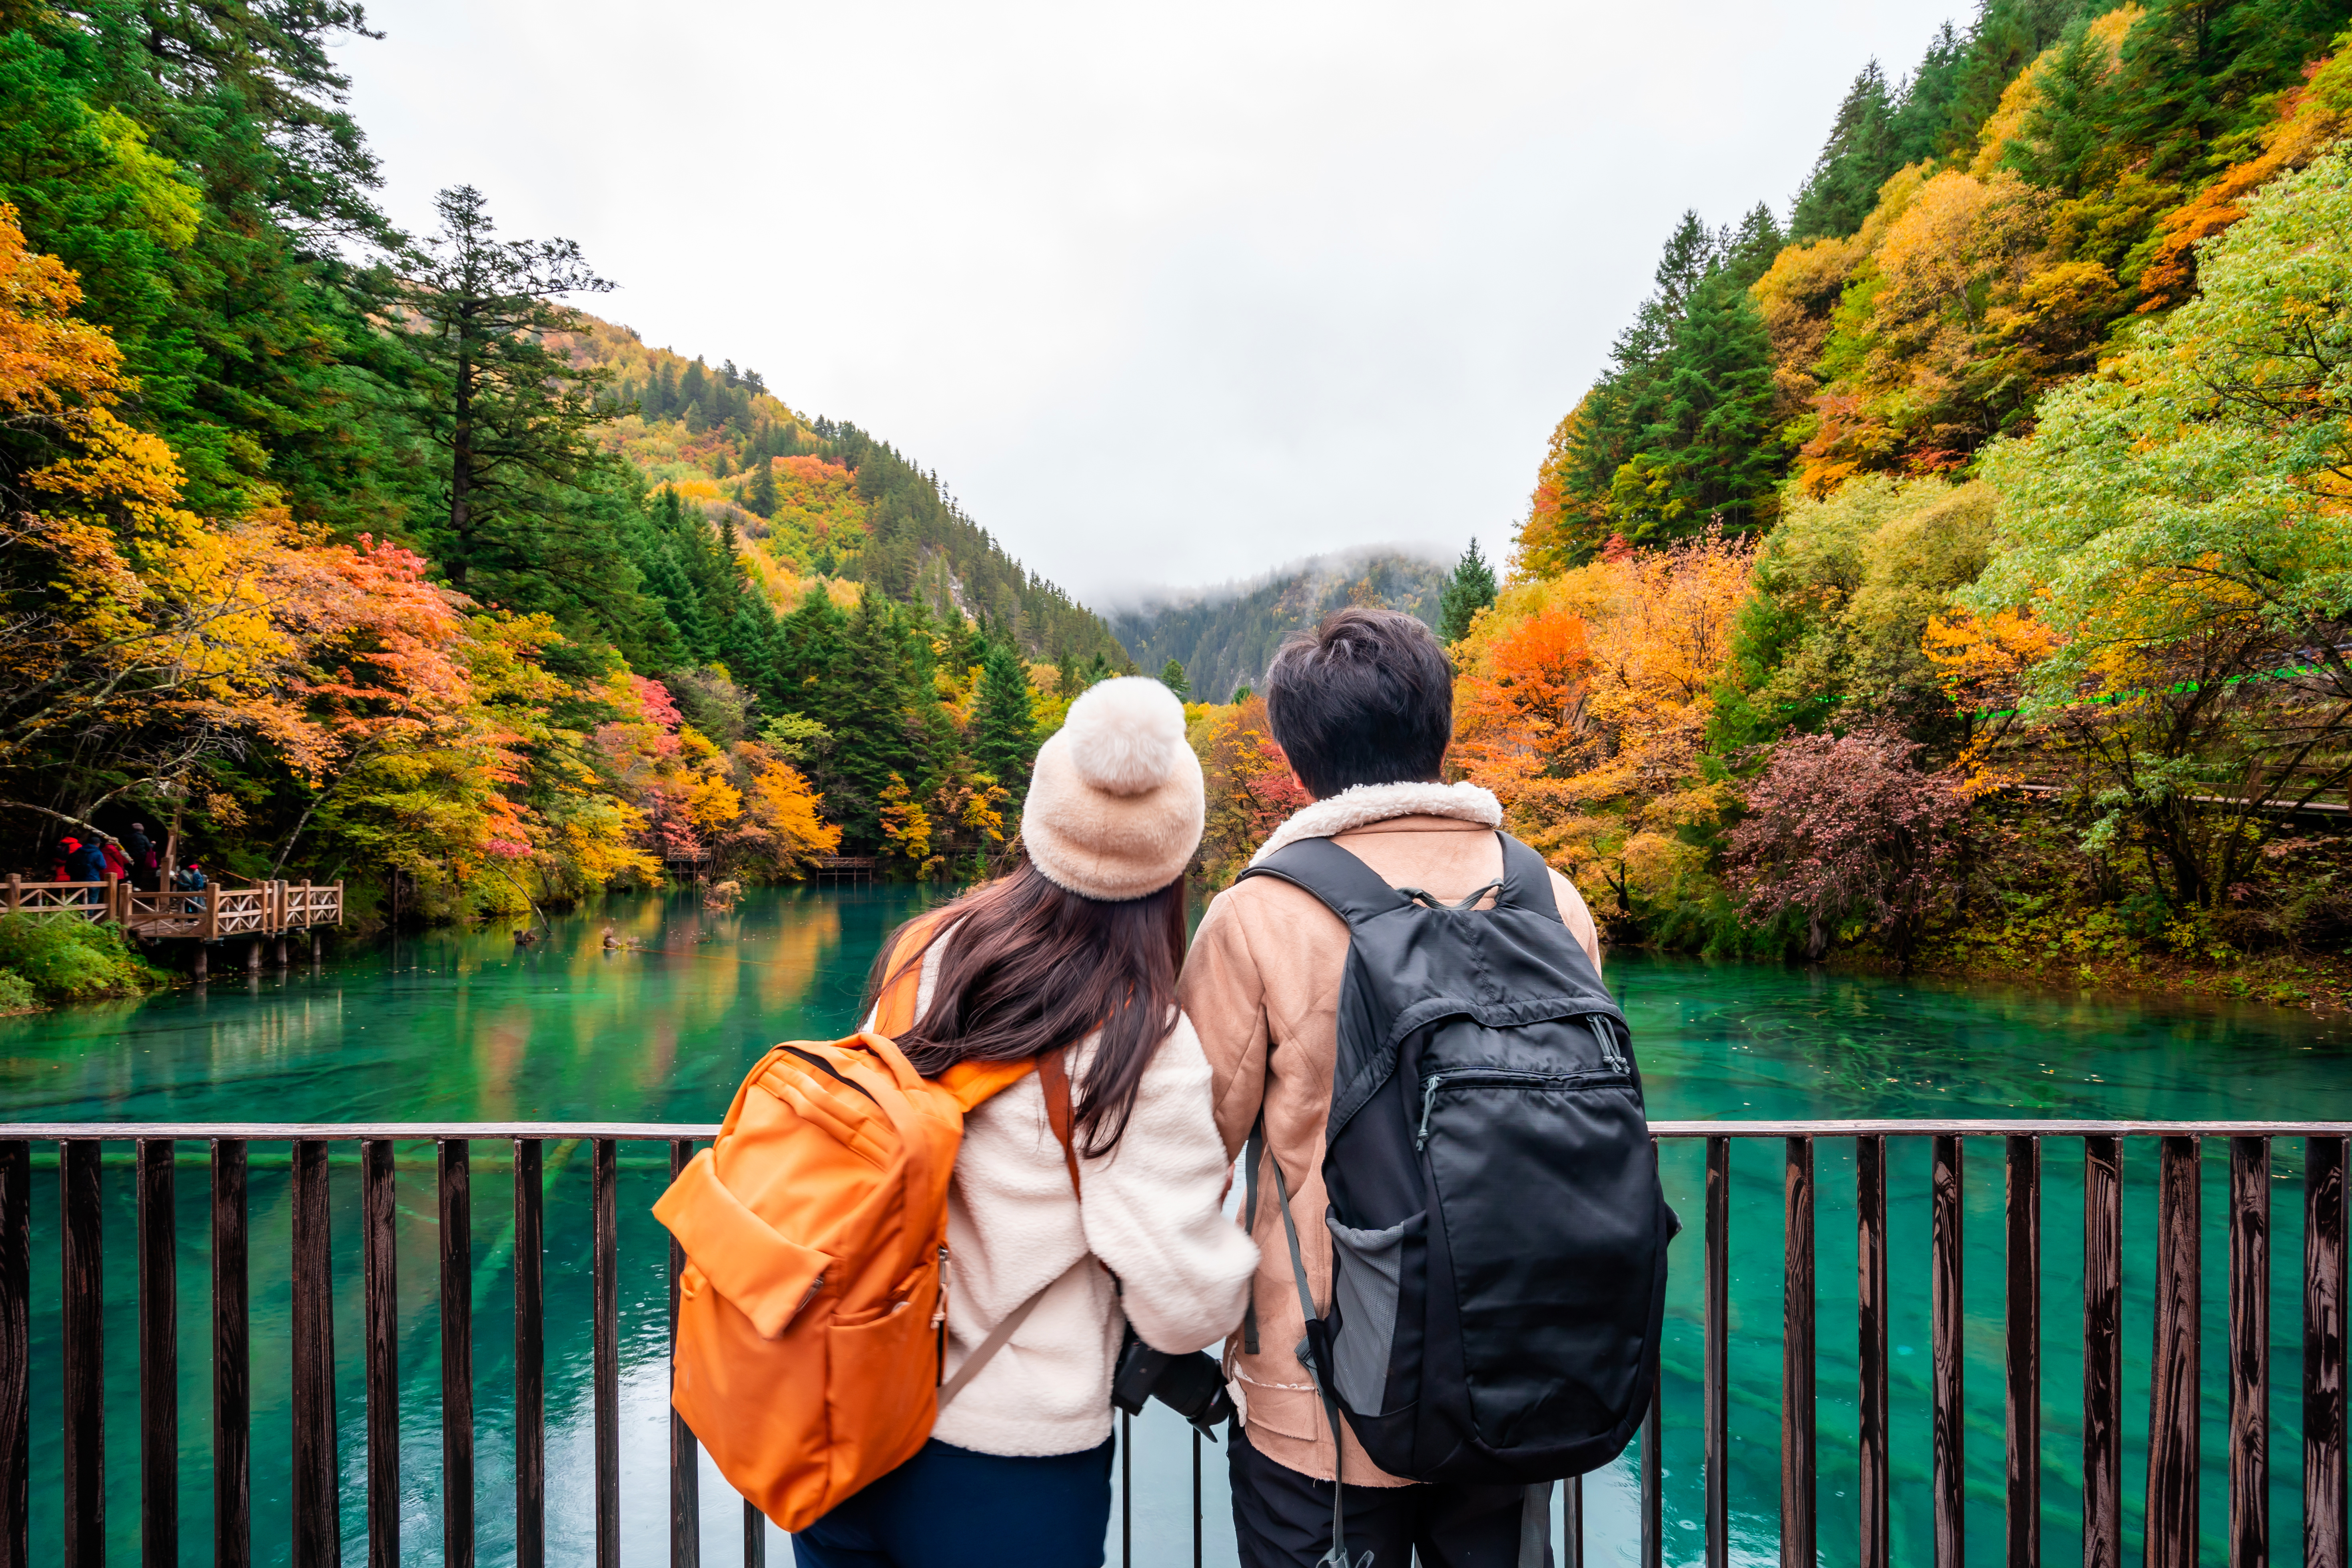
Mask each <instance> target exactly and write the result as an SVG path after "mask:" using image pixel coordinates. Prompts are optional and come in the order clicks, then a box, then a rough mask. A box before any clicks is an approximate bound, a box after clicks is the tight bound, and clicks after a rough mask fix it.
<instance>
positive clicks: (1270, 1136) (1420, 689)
mask: <svg viewBox="0 0 2352 1568" xmlns="http://www.w3.org/2000/svg"><path fill="white" fill-rule="evenodd" d="M1266 708H1267V712H1268V715H1269V717H1270V718H1271V720H1272V721H1273V726H1274V738H1275V740H1276V742H1279V743H1280V745H1281V746H1282V749H1283V751H1284V752H1285V753H1286V755H1287V756H1288V757H1289V759H1290V765H1291V768H1292V770H1293V771H1294V772H1295V773H1297V775H1298V780H1299V783H1300V784H1303V785H1305V786H1306V790H1307V794H1308V795H1311V796H1313V797H1314V802H1313V804H1312V805H1307V806H1306V807H1305V808H1304V809H1302V810H1300V811H1299V812H1297V814H1295V815H1294V816H1291V818H1290V819H1289V820H1288V821H1286V822H1285V823H1284V824H1283V825H1282V826H1280V827H1278V828H1276V830H1275V832H1274V835H1273V837H1270V838H1269V839H1267V841H1266V843H1265V847H1264V848H1262V849H1261V850H1260V851H1259V858H1261V859H1262V858H1265V856H1266V855H1268V854H1271V853H1272V852H1273V851H1275V850H1276V849H1277V848H1279V847H1282V846H1283V845H1285V844H1288V843H1292V842H1295V841H1297V840H1298V839H1302V838H1330V839H1332V840H1333V841H1335V842H1336V843H1338V844H1339V846H1340V847H1343V848H1345V849H1347V850H1349V852H1350V853H1352V854H1354V855H1355V856H1356V857H1357V858H1360V859H1361V860H1362V861H1363V862H1364V863H1365V864H1366V865H1368V866H1370V868H1372V869H1373V870H1374V871H1375V872H1377V873H1378V874H1379V875H1380V876H1381V878H1382V879H1385V880H1386V881H1387V882H1388V883H1389V884H1390V885H1391V886H1392V887H1401V888H1419V889H1423V890H1425V891H1426V892H1427V893H1428V894H1429V895H1430V896H1431V897H1433V898H1434V899H1436V900H1442V901H1444V902H1447V903H1454V902H1458V901H1460V900H1464V899H1466V898H1468V897H1470V896H1471V895H1472V894H1473V893H1475V892H1476V891H1477V890H1478V889H1482V888H1486V887H1487V885H1488V884H1490V883H1493V882H1495V881H1496V880H1497V879H1499V878H1500V877H1501V876H1502V874H1503V856H1502V849H1501V847H1500V845H1499V844H1498V843H1497V842H1496V837H1495V832H1496V826H1498V825H1499V824H1500V822H1501V821H1502V808H1501V806H1500V805H1498V804H1497V803H1496V799H1495V797H1494V795H1491V794H1489V793H1488V792H1487V791H1486V790H1483V789H1480V788H1478V787H1476V786H1475V785H1473V784H1443V783H1441V782H1439V780H1440V777H1441V768H1442V766H1443V763H1444V758H1445V747H1446V742H1447V741H1448V740H1449V739H1450V738H1451V737H1452V735H1453V730H1454V679H1453V671H1452V669H1451V668H1449V667H1448V665H1447V663H1446V659H1445V655H1444V650H1443V649H1441V648H1440V647H1438V644H1437V639H1436V638H1435V637H1432V636H1431V635H1430V633H1429V630H1428V628H1427V627H1425V626H1423V625H1422V624H1421V623H1420V622H1419V621H1417V620H1415V619H1413V618H1412V616H1404V615H1399V614H1397V613H1395V612H1393V611H1389V610H1370V609H1356V608H1350V609H1345V610H1339V611H1337V612H1335V613H1334V614H1332V615H1331V616H1328V617H1326V619H1325V620H1324V621H1323V624H1322V625H1321V626H1318V627H1317V628H1316V629H1315V630H1314V631H1313V632H1311V633H1302V634H1300V635H1299V636H1297V637H1293V638H1292V639H1291V640H1290V641H1289V642H1288V643H1286V644H1285V645H1284V647H1283V648H1282V650H1281V651H1280V652H1279V653H1277V654H1276V656H1275V660H1274V666H1273V668H1272V669H1271V670H1270V671H1268V673H1267V676H1266ZM1551 883H1552V897H1553V898H1554V900H1556V901H1557V902H1558V905H1559V911H1560V915H1561V919H1562V921H1564V922H1565V923H1566V925H1567V926H1568V928H1569V930H1570V932H1571V933H1573V934H1574V936H1575V937H1576V939H1577V941H1578V942H1579V943H1580V944H1581V945H1582V947H1583V948H1584V950H1585V952H1586V953H1587V954H1588V955H1589V956H1591V959H1592V961H1593V964H1594V966H1595V968H1598V967H1599V965H1600V962H1601V943H1600V939H1599V937H1598V935H1597V934H1596V933H1595V931H1594V930H1593V924H1592V916H1591V912H1590V911H1588V910H1586V909H1585V907H1584V900H1582V899H1581V898H1580V897H1579V896H1578V895H1577V891H1576V889H1575V888H1574V886H1572V885H1571V884H1570V882H1569V880H1568V879H1566V878H1564V877H1562V876H1560V875H1559V873H1558V872H1557V871H1555V872H1553V873H1551ZM1491 901H1492V897H1491V895H1489V897H1488V899H1487V900H1485V901H1484V902H1482V904H1481V905H1480V906H1479V907H1485V903H1490V902H1491ZM1348 944H1349V936H1348V927H1347V924H1346V922H1344V921H1341V920H1340V919H1339V916H1337V915H1335V914H1333V913H1331V912H1330V910H1327V909H1326V908H1325V907H1324V906H1323V904H1322V903H1321V902H1320V901H1319V900H1317V899H1316V898H1315V897H1314V895H1312V894H1311V893H1308V892H1307V891H1305V890H1304V889H1299V888H1297V887H1294V886H1292V885H1290V884H1288V883H1286V882H1282V881H1277V880H1276V879H1273V878H1270V877H1253V878H1249V879H1244V880H1243V881H1241V882H1238V883H1236V884H1235V885H1234V887H1232V888H1231V889H1227V890H1226V891H1224V892H1223V893H1221V894H1219V895H1218V896H1217V898H1216V899H1215V900H1214V901H1213V902H1212V903H1211V904H1210V905H1209V910H1208V913H1207V915H1206V916H1205V917H1204V918H1203V919H1202V921H1201V929H1200V932H1199V934H1198V935H1197V936H1196V937H1195V938H1194V940H1193V943H1192V952H1191V955H1190V956H1189V957H1188V958H1187V960H1186V961H1185V965H1184V974H1183V980H1182V983H1181V986H1180V988H1179V999H1180V1001H1181V1004H1182V1006H1183V1008H1184V1011H1185V1014H1186V1015H1187V1016H1189V1017H1191V1019H1192V1024H1193V1026H1194V1028H1196V1029H1197V1030H1198V1031H1199V1033H1200V1037H1201V1044H1202V1048H1203V1049H1204V1050H1205V1051H1206V1053H1207V1055H1208V1058H1209V1067H1210V1071H1211V1074H1212V1077H1213V1092H1214V1094H1215V1096H1216V1116H1217V1127H1218V1131H1220V1132H1222V1133H1223V1136H1224V1141H1225V1147H1226V1150H1227V1151H1228V1152H1232V1153H1238V1152H1240V1151H1241V1149H1242V1147H1243V1145H1244V1142H1245V1141H1246V1140H1247V1139H1248V1137H1249V1135H1250V1130H1251V1128H1252V1127H1253V1126H1255V1124H1256V1122H1257V1121H1258V1118H1259V1116H1260V1114H1261V1112H1263V1114H1264V1116H1265V1154H1266V1157H1267V1159H1268V1160H1269V1161H1278V1162H1280V1163H1281V1167H1282V1173H1283V1175H1284V1177H1285V1179H1286V1182H1287V1184H1288V1186H1289V1191H1290V1194H1291V1205H1290V1209H1291V1216H1292V1219H1293V1221H1294V1222H1295V1223H1296V1225H1297V1230H1298V1237H1299V1240H1300V1243H1301V1245H1302V1246H1303V1248H1304V1251H1305V1258H1306V1264H1307V1276H1308V1281H1309V1283H1310V1284H1311V1285H1312V1287H1313V1289H1314V1294H1315V1299H1316V1300H1318V1302H1319V1301H1324V1300H1328V1298H1329V1293H1330V1288H1331V1238H1330V1233H1329V1232H1328V1231H1327V1230H1326V1229H1325V1228H1324V1224H1323V1216H1324V1208H1325V1198H1324V1192H1323V1180H1322V1175H1321V1169H1322V1163H1323V1132H1324V1124H1325V1120H1326V1117H1327V1115H1328V1111H1329V1110H1330V1104H1331V1073H1332V1063H1333V1060H1334V1058H1335V1056H1336V1053H1337V1049H1338V1034H1339V1022H1338V1002H1339V988H1340V979H1341V975H1342V973H1343V971H1344V969H1345V966H1346V963H1347V958H1348ZM1257 1174H1258V1177H1259V1180H1258V1182H1257V1185H1256V1205H1257V1207H1256V1215H1255V1239H1256V1241H1257V1244H1258V1255H1259V1259H1260V1261H1259V1264H1258V1269H1257V1273H1256V1276H1255V1279H1253V1281H1252V1285H1251V1291H1252V1305H1253V1312H1254V1318H1255V1349H1254V1350H1253V1349H1252V1348H1251V1347H1250V1346H1249V1345H1248V1344H1247V1343H1246V1342H1245V1339H1246V1337H1247V1334H1248V1331H1247V1330H1246V1329H1245V1330H1244V1333H1243V1334H1238V1335H1236V1336H1234V1339H1233V1341H1232V1342H1230V1343H1229V1344H1228V1346H1227V1349H1226V1367H1227V1371H1228V1374H1229V1378H1230V1382H1231V1385H1232V1388H1233V1391H1234V1402H1235V1404H1236V1405H1238V1406H1239V1407H1240V1408H1241V1418H1240V1419H1241V1429H1240V1430H1239V1431H1237V1432H1236V1433H1235V1434H1234V1440H1233V1443H1232V1446H1231V1465H1232V1470H1233V1493H1234V1531H1235V1533H1236V1535H1237V1536H1238V1538H1239V1545H1240V1548H1241V1560H1242V1563H1243V1568H1293V1565H1296V1568H1312V1565H1313V1564H1314V1563H1317V1562H1318V1560H1320V1559H1321V1558H1322V1557H1323V1556H1324V1555H1325V1553H1326V1552H1328V1550H1329V1547H1330V1544H1331V1505H1332V1497H1331V1490H1330V1488H1331V1484H1332V1479H1333V1464H1334V1460H1335V1458H1337V1459H1338V1462H1339V1466H1340V1470H1339V1479H1340V1481H1341V1483H1342V1485H1343V1486H1344V1488H1345V1491H1346V1497H1345V1505H1346V1511H1347V1540H1348V1549H1349V1555H1350V1558H1351V1559H1353V1560H1356V1561H1361V1559H1362V1556H1363V1553H1364V1552H1366V1551H1367V1550H1369V1551H1370V1563H1371V1564H1372V1568H1391V1565H1392V1564H1393V1565H1394V1568H1406V1565H1407V1564H1409V1563H1411V1562H1412V1552H1414V1551H1416V1550H1418V1552H1420V1560H1421V1562H1422V1563H1423V1564H1426V1565H1428V1568H1473V1565H1476V1568H1486V1565H1488V1564H1492V1565H1493V1568H1517V1565H1519V1564H1522V1563H1531V1562H1542V1561H1544V1559H1545V1556H1546V1552H1545V1550H1544V1542H1545V1541H1546V1537H1547V1531H1546V1528H1545V1526H1546V1524H1547V1522H1548V1520H1549V1489H1547V1488H1541V1487H1534V1488H1528V1487H1517V1486H1493V1487H1488V1486H1469V1485H1461V1484H1453V1483H1437V1484H1425V1485H1424V1484H1413V1483H1410V1482H1407V1481H1404V1480H1401V1479H1398V1478H1396V1477H1393V1476H1390V1475H1387V1474H1384V1473H1383V1472H1381V1470H1380V1469H1379V1468H1376V1467H1375V1466H1374V1465H1373V1464H1372V1463H1371V1461H1370V1459H1369V1458H1366V1456H1365V1454H1364V1451H1363V1449H1362V1448H1361V1447H1360V1446H1359V1445H1358V1443H1357V1441H1356V1437H1355V1435H1354V1434H1353V1433H1352V1432H1349V1431H1345V1430H1343V1431H1342V1432H1341V1433H1340V1434H1339V1447H1337V1448H1335V1447H1334V1445H1333V1442H1332V1436H1333V1435H1332V1433H1331V1430H1330V1426H1329V1425H1328V1422H1327V1421H1326V1420H1325V1417H1324V1413H1323V1407H1322V1405H1321V1402H1320V1400H1319V1399H1318V1395H1317V1394H1316V1391H1315V1387H1314V1384H1313V1383H1312V1382H1311V1381H1310V1380H1309V1378H1308V1375H1307V1369H1306V1368H1305V1367H1303V1366H1302V1365H1300V1363H1299V1360H1298V1357H1297V1354H1296V1352H1295V1347H1296V1346H1297V1344H1298V1342H1299V1340H1300V1337H1301V1335H1302V1334H1303V1332H1304V1330H1305V1324H1304V1318H1303V1316H1302V1313H1301V1310H1300V1307H1299V1303H1298V1297H1297V1292H1296V1289H1294V1286H1293V1282H1292V1278H1291V1269H1290V1253H1289V1249H1288V1243H1287V1242H1286V1237H1285V1234H1284V1229H1283V1223H1282V1216H1281V1214H1280V1213H1279V1211H1278V1210H1277V1208H1276V1204H1277V1202H1278V1200H1277V1199H1276V1195H1275V1194H1276V1186H1275V1183H1274V1181H1273V1179H1272V1174H1271V1172H1270V1171H1265V1170H1262V1171H1260V1172H1259V1173H1257ZM1343 1425H1344V1424H1343ZM1538 1510H1541V1512H1542V1517H1541V1518H1538V1517H1537V1512H1538Z"/></svg>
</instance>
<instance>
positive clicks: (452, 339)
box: [403, 185, 612, 588]
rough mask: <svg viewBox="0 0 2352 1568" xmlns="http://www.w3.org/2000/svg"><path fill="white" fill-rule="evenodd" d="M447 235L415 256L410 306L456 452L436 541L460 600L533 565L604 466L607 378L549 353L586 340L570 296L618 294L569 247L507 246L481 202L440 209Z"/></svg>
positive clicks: (438, 433)
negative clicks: (499, 576) (483, 583)
mask: <svg viewBox="0 0 2352 1568" xmlns="http://www.w3.org/2000/svg"><path fill="white" fill-rule="evenodd" d="M434 207H435V210H436V212H438V213H439V215H440V217H441V230H440V233H439V234H438V235H436V237H434V238H432V239H430V240H428V241H426V242H425V244H424V246H423V247H420V248H419V250H418V251H417V253H416V254H415V257H414V258H413V259H412V261H411V264H410V266H409V268H408V271H409V279H408V281H407V282H406V284H405V286H404V289H403V294H404V299H405V301H406V303H407V306H408V308H409V310H411V311H412V312H413V319H414V322H415V326H414V330H413V331H412V333H411V341H412V342H413V343H414V345H415V350H416V352H417V353H418V355H419V356H420V357H421V358H422V359H423V360H424V362H425V367H426V375H425V387H426V388H427V390H428V393H429V395H430V399H431V401H430V403H429V405H428V406H427V410H426V418H427V423H428V426H429V427H430V428H431V430H432V433H433V438H434V441H435V443H436V445H437V446H439V447H441V448H442V450H443V451H444V452H446V454H447V467H446V469H445V470H444V473H445V475H446V498H447V506H446V513H445V516H444V519H443V521H441V522H440V523H439V524H438V525H436V526H435V527H432V528H430V529H427V530H425V534H426V536H427V537H428V538H429V539H430V540H431V541H432V542H433V544H434V546H435V549H436V554H437V555H438V556H439V558H440V561H441V564H442V567H443V569H444V570H445V571H446V572H447V573H448V574H449V580H450V581H451V582H452V583H454V584H457V586H458V587H459V588H464V587H466V586H467V584H468V582H469V580H470V578H471V576H472V574H474V572H475V571H476V570H477V568H478V567H488V568H490V569H493V570H509V569H513V568H516V567H519V566H524V567H527V565H528V563H529V560H530V545H531V544H532V543H533V542H534V536H535V534H536V532H537V531H538V530H537V528H535V527H534V524H539V523H544V522H547V521H551V520H553V519H555V518H557V517H559V516H560V515H561V513H562V510H563V509H564V507H565V504H566V502H567V501H568V500H570V499H571V492H572V491H573V490H575V489H577V487H579V486H580V485H581V484H583V482H587V481H588V480H590V479H591V478H592V476H593V475H594V474H596V473H597V472H598V471H599V470H601V469H602V468H604V467H605V465H606V464H607V462H608V461H609V459H607V458H605V456H604V452H603V450H602V449H601V448H600V447H598V446H597V445H596V442H595V438H594V429H595V426H597V425H598V424H600V423H602V422H603V420H604V418H605V416H606V411H604V410H603V409H600V408H599V407H597V405H596V400H595V392H596V389H597V388H598V387H600V386H601V385H602V384H604V381H605V380H606V379H608V378H607V376H606V375H605V374H604V373H603V372H601V371H593V370H582V369H580V368H579V367H577V366H575V365H574V364H573V363H572V361H571V360H570V359H569V358H567V357H566V356H564V355H563V354H562V353H557V352H556V351H555V350H553V349H551V348H550V347H549V346H548V344H547V342H546V341H545V338H546V334H547V333H550V332H558V331H577V330H579V329H580V328H581V327H582V326H583V321H582V320H581V318H580V316H579V314H578V312H577V311H575V310H572V309H571V308H570V307H568V306H566V305H564V304H562V303H561V302H560V297H561V296H563V295H567V294H579V293H600V292H603V291H604V290H605V289H610V288H611V287H612V285H611V284H610V283H608V282H606V281H605V280H604V279H601V278H599V277H597V276H596V275H595V273H594V272H593V271H591V270H590V269H589V267H588V264H587V262H586V261H585V260H584V259H583V258H582V257H581V255H580V248H579V247H578V246H576V245H574V244H573V243H572V241H570V240H568V239H551V240H501V239H499V238H497V237H496V230H497V226H496V225H495V224H494V223H493V222H492V221H491V219H490V216H489V212H488V207H487V205H486V204H485V203H484V201H483V199H482V194H481V192H479V191H478V190H476V189H474V187H472V186H471V185H457V186H453V187H451V188H450V189H448V190H446V191H443V192H442V193H441V194H440V195H439V196H437V197H436V198H435V201H434Z"/></svg>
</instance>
